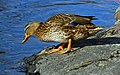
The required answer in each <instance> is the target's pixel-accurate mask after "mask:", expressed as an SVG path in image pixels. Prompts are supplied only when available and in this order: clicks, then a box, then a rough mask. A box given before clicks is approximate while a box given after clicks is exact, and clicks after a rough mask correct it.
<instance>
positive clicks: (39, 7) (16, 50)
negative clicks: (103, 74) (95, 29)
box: [0, 0, 118, 75]
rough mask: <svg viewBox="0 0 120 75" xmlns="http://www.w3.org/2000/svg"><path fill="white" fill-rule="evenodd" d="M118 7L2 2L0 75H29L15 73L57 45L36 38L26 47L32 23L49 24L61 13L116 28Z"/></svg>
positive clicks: (86, 2) (105, 2)
mask: <svg viewBox="0 0 120 75" xmlns="http://www.w3.org/2000/svg"><path fill="white" fill-rule="evenodd" d="M117 6H118V4H117V3H116V2H114V1H112V0H52V1H51V0H0V51H5V53H3V54H0V75H25V73H23V72H19V71H17V69H15V67H16V65H18V64H17V62H18V61H20V60H22V59H23V58H24V57H27V56H30V55H32V54H34V53H37V52H39V51H40V50H42V49H43V48H44V47H47V46H51V45H56V44H57V43H53V42H52V43H46V42H41V41H38V39H36V38H35V37H34V36H32V37H31V38H30V39H29V40H28V41H27V42H26V43H25V44H24V45H22V44H21V41H22V39H23V35H24V31H23V28H24V26H25V25H26V24H27V23H28V22H30V21H35V20H38V21H45V20H46V19H47V18H48V17H50V16H52V15H54V14H58V13H73V14H80V15H88V16H89V15H92V16H96V17H97V18H98V20H96V21H93V23H95V24H96V25H101V26H105V27H106V28H108V27H110V26H111V25H113V24H114V22H115V20H114V17H113V14H114V12H115V9H116V8H117Z"/></svg>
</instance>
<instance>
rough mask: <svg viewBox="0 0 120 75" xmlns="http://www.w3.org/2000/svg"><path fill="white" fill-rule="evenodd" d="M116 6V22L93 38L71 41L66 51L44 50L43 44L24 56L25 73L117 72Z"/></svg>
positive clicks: (119, 40) (73, 74) (119, 58)
mask: <svg viewBox="0 0 120 75" xmlns="http://www.w3.org/2000/svg"><path fill="white" fill-rule="evenodd" d="M118 14H120V12H119V8H118V10H117V11H116V13H115V18H116V22H115V24H114V25H113V26H112V27H110V28H109V29H107V30H105V31H104V32H102V33H100V34H99V35H97V36H96V38H89V39H86V40H83V41H79V42H76V43H73V51H72V52H69V53H67V54H63V55H60V54H57V53H53V54H50V55H48V54H46V53H45V51H46V50H50V49H52V48H53V47H50V48H45V49H44V50H43V51H42V52H38V53H37V54H34V55H32V56H30V57H26V58H24V59H23V60H24V63H25V64H26V72H27V75H119V74H120V71H119V70H120V22H119V21H118V20H119V15H118Z"/></svg>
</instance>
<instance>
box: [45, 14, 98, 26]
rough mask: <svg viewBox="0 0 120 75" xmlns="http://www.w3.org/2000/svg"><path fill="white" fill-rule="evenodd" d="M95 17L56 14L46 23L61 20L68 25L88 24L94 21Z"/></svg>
mask: <svg viewBox="0 0 120 75" xmlns="http://www.w3.org/2000/svg"><path fill="white" fill-rule="evenodd" d="M94 17H95V16H80V15H75V14H56V15H54V16H52V17H50V18H48V19H47V20H46V22H49V21H54V20H60V21H63V22H66V23H77V24H87V23H90V22H91V20H94V19H96V18H94Z"/></svg>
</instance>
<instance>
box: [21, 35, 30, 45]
mask: <svg viewBox="0 0 120 75" xmlns="http://www.w3.org/2000/svg"><path fill="white" fill-rule="evenodd" d="M29 37H30V36H28V35H26V34H25V35H24V39H23V40H22V44H24V43H25V42H26V41H27V40H28V38H29Z"/></svg>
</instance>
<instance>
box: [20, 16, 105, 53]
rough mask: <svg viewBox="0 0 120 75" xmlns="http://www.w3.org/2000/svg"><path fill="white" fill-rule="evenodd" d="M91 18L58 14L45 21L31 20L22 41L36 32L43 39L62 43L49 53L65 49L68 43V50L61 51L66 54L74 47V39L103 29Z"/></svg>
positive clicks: (85, 36) (82, 37)
mask: <svg viewBox="0 0 120 75" xmlns="http://www.w3.org/2000/svg"><path fill="white" fill-rule="evenodd" d="M79 20H80V21H79ZM91 20H92V17H90V16H89V17H87V16H86V17H85V16H84V17H83V16H82V17H81V16H79V15H73V14H57V15H55V16H52V17H50V18H49V19H48V20H47V21H45V22H44V23H42V22H31V23H29V24H28V25H27V26H26V27H25V37H24V39H23V41H22V43H24V42H25V41H26V40H27V39H28V38H29V37H30V36H31V35H32V34H35V36H36V37H37V38H38V39H39V40H41V41H45V42H61V43H62V44H61V46H59V47H58V49H53V50H50V51H49V52H48V53H53V52H57V51H60V50H61V49H62V50H63V47H64V45H65V43H68V48H67V50H66V51H63V52H60V54H64V53H66V52H68V51H70V50H71V49H72V47H71V42H72V41H74V40H75V41H76V40H80V39H84V38H87V37H89V36H92V35H94V34H96V33H97V32H99V31H100V30H102V29H103V27H101V26H95V25H94V24H92V23H90V22H91ZM82 21H83V22H82ZM72 22H75V23H77V25H76V26H74V25H71V23H72Z"/></svg>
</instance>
